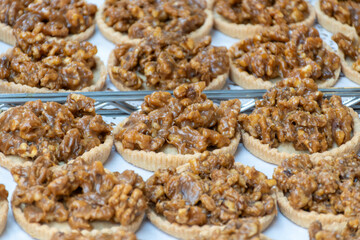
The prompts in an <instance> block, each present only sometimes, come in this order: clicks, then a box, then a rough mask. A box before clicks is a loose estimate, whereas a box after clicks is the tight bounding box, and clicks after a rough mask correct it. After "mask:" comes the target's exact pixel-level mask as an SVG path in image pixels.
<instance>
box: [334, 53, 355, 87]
mask: <svg viewBox="0 0 360 240" xmlns="http://www.w3.org/2000/svg"><path fill="white" fill-rule="evenodd" d="M338 55H339V57H340V63H341V69H342V71H343V73H344V75H345V76H346V77H347V78H348V79H350V80H351V81H353V82H355V83H357V84H360V73H359V72H358V71H355V70H354V69H353V67H352V64H353V63H354V61H353V60H352V59H350V58H348V57H346V56H345V54H344V52H343V51H341V50H340V49H338Z"/></svg>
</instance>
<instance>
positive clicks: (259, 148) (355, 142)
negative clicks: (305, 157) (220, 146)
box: [242, 108, 360, 165]
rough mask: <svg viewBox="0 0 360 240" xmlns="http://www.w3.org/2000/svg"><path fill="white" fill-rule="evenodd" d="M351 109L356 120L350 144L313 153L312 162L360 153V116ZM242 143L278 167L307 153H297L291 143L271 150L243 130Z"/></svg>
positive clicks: (253, 152)
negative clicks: (296, 156) (286, 160)
mask: <svg viewBox="0 0 360 240" xmlns="http://www.w3.org/2000/svg"><path fill="white" fill-rule="evenodd" d="M349 109H350V113H351V116H352V117H353V120H354V125H353V137H352V138H351V140H349V141H348V142H346V143H344V144H343V145H341V146H339V147H333V148H331V149H330V150H328V151H325V152H322V153H313V154H311V155H310V160H311V161H312V162H317V161H319V159H324V158H325V157H327V156H332V157H338V156H342V155H344V154H345V153H349V152H352V151H353V152H358V151H359V149H360V119H359V115H358V114H357V113H356V112H355V111H354V110H353V109H352V108H349ZM242 142H243V144H244V146H245V148H246V149H247V150H248V151H249V152H251V153H252V154H253V155H255V156H256V157H258V158H260V159H262V160H264V161H266V162H269V163H272V164H276V165H280V164H281V162H282V161H283V160H284V159H287V158H290V157H292V156H294V155H296V154H300V153H306V152H299V151H295V149H294V147H293V146H292V144H291V143H287V144H281V145H280V148H281V149H282V151H279V147H278V148H271V147H270V145H269V144H263V143H261V141H260V140H259V139H256V138H254V137H252V136H250V135H249V134H248V133H247V132H245V131H244V130H242Z"/></svg>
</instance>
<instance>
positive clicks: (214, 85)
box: [107, 50, 229, 91]
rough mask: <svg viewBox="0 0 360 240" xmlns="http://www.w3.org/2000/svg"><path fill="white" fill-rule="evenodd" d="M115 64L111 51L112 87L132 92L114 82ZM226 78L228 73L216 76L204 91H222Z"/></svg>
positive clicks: (109, 62) (109, 61)
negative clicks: (113, 68) (113, 70)
mask: <svg viewBox="0 0 360 240" xmlns="http://www.w3.org/2000/svg"><path fill="white" fill-rule="evenodd" d="M117 64H118V60H117V59H116V57H115V52H114V50H112V51H111V53H110V55H109V59H108V64H107V68H108V73H109V76H110V80H111V82H112V84H114V86H115V87H116V88H117V89H119V90H120V91H134V89H132V88H129V87H127V86H125V85H124V84H123V83H121V82H119V81H116V80H115V78H114V75H113V73H112V71H111V69H112V67H114V66H116V65H117ZM228 76H229V73H228V72H227V73H224V74H222V75H219V76H217V77H216V78H215V79H213V80H211V82H210V84H209V85H208V86H206V88H205V90H218V89H222V88H223V87H224V85H225V83H226V79H227V78H228ZM140 90H155V89H151V88H147V87H145V89H140Z"/></svg>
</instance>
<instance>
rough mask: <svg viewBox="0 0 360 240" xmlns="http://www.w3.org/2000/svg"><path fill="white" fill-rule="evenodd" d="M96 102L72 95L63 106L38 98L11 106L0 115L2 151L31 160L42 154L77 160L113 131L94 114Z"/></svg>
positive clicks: (52, 158) (55, 160)
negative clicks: (21, 104)
mask: <svg viewBox="0 0 360 240" xmlns="http://www.w3.org/2000/svg"><path fill="white" fill-rule="evenodd" d="M94 103H95V101H94V100H93V99H91V98H88V97H85V96H83V95H77V94H70V95H69V96H68V98H67V102H66V103H65V104H64V105H61V104H59V103H56V102H47V103H43V102H41V101H40V100H38V101H34V102H27V103H26V104H25V105H23V106H18V107H14V108H11V109H9V110H8V111H6V112H4V113H2V114H1V116H0V151H1V152H2V153H4V154H6V155H16V156H19V157H22V158H26V159H28V160H35V159H37V158H39V157H43V158H46V159H47V160H46V161H50V162H53V163H55V164H58V163H60V162H68V161H69V160H71V159H75V158H76V157H78V156H80V155H82V154H83V153H84V152H86V151H89V150H90V149H92V148H94V147H96V146H98V145H100V144H101V143H104V141H105V137H106V136H107V135H108V134H110V132H111V127H110V126H109V125H108V124H106V123H105V122H104V121H103V119H102V117H101V116H100V115H96V114H95V108H94ZM42 160H44V159H42Z"/></svg>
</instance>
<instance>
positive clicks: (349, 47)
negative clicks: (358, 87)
mask: <svg viewBox="0 0 360 240" xmlns="http://www.w3.org/2000/svg"><path fill="white" fill-rule="evenodd" d="M332 39H333V40H334V41H335V42H336V43H337V45H338V47H339V49H340V50H341V51H343V52H344V55H345V57H349V58H350V59H351V60H353V61H354V63H353V64H352V68H353V69H354V70H355V71H357V72H360V58H359V56H360V51H359V46H358V44H357V43H356V41H355V40H353V39H350V38H349V37H347V36H345V35H344V34H342V33H336V34H334V35H333V36H332Z"/></svg>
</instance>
